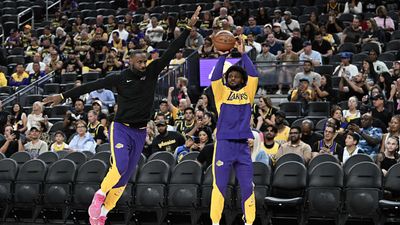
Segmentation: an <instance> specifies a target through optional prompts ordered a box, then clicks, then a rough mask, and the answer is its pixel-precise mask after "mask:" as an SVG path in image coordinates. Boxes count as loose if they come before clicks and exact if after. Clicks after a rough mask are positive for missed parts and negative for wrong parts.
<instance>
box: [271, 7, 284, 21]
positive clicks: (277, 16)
mask: <svg viewBox="0 0 400 225" xmlns="http://www.w3.org/2000/svg"><path fill="white" fill-rule="evenodd" d="M282 21H283V18H282V11H281V10H280V9H275V10H274V15H273V17H272V24H275V23H279V24H280V23H281V22H282Z"/></svg>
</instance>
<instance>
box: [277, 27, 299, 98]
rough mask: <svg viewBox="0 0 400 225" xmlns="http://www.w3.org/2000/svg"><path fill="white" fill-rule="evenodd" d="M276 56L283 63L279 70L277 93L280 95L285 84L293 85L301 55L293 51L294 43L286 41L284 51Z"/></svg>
mask: <svg viewBox="0 0 400 225" xmlns="http://www.w3.org/2000/svg"><path fill="white" fill-rule="evenodd" d="M294 33H296V31H294V32H293V34H294ZM292 40H293V39H292ZM276 58H277V59H279V60H280V61H281V65H282V67H281V70H280V72H278V91H277V92H276V93H275V94H277V95H280V94H282V87H283V85H284V84H285V85H288V84H289V86H290V87H291V86H292V81H293V79H294V75H295V71H296V69H297V65H296V64H297V63H298V61H299V56H298V55H297V54H296V53H295V52H294V51H293V45H292V43H291V42H289V41H287V42H285V50H284V52H283V53H281V54H280V55H278V56H277V57H276Z"/></svg>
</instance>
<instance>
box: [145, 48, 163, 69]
mask: <svg viewBox="0 0 400 225" xmlns="http://www.w3.org/2000/svg"><path fill="white" fill-rule="evenodd" d="M149 53H150V58H149V59H148V60H147V62H146V65H149V64H150V63H151V62H153V61H154V60H156V59H158V58H160V51H159V50H158V49H157V48H154V49H151V51H150V52H149Z"/></svg>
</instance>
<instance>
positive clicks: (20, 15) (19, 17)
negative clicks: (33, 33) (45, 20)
mask: <svg viewBox="0 0 400 225" xmlns="http://www.w3.org/2000/svg"><path fill="white" fill-rule="evenodd" d="M29 11H30V12H31V13H32V16H31V17H30V18H29V19H27V20H25V21H22V22H21V18H22V17H23V16H25V15H27V14H28V13H29ZM29 21H32V22H31V24H32V25H31V26H32V29H34V26H35V25H34V24H35V13H34V12H33V9H32V8H28V9H25V10H24V11H22V12H20V13H18V15H17V27H18V29H19V28H20V26H21V24H24V23H26V22H29Z"/></svg>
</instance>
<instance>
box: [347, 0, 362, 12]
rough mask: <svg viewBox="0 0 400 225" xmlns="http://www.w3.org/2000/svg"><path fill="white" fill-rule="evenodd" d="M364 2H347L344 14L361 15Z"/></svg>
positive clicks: (353, 0)
mask: <svg viewBox="0 0 400 225" xmlns="http://www.w3.org/2000/svg"><path fill="white" fill-rule="evenodd" d="M362 9H363V7H362V2H361V1H359V0H347V2H346V4H345V5H344V11H343V13H351V14H361V13H362Z"/></svg>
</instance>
